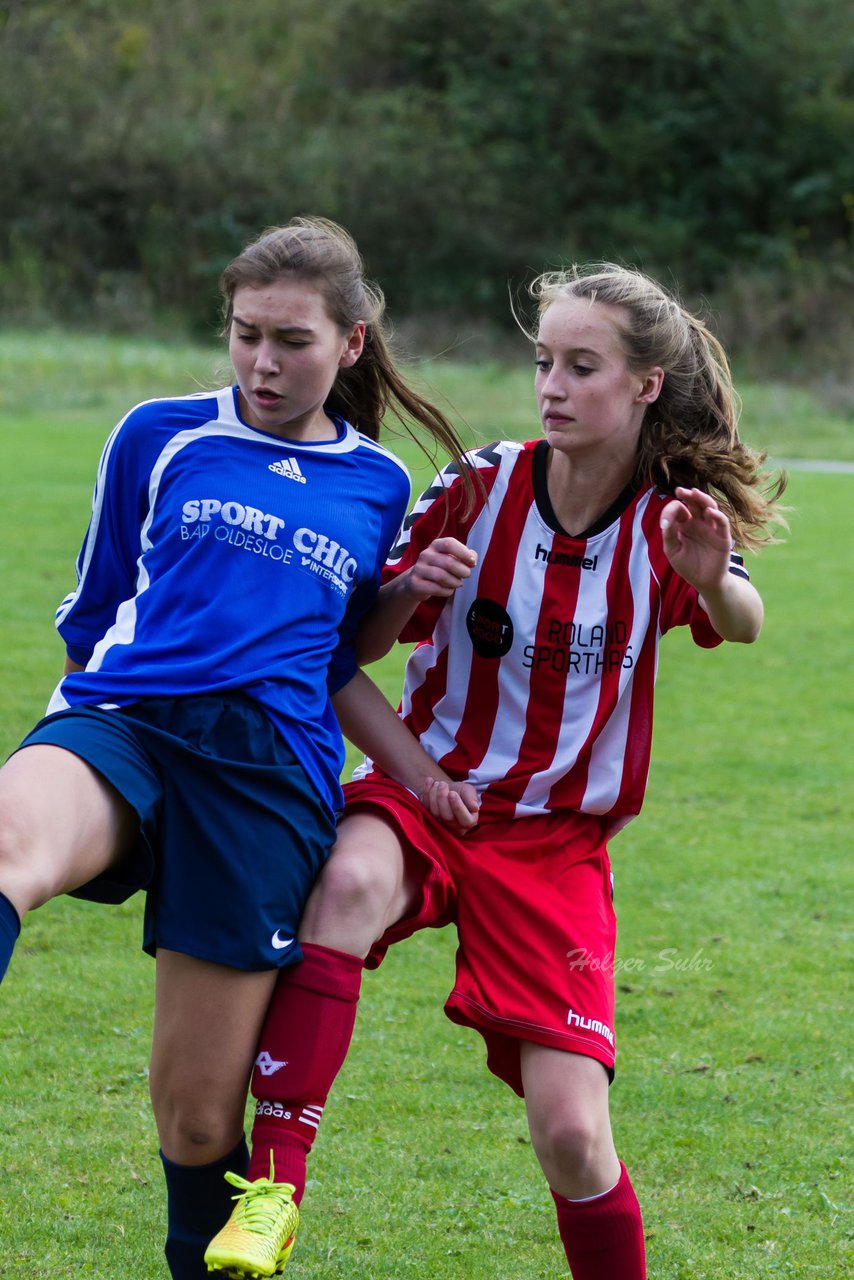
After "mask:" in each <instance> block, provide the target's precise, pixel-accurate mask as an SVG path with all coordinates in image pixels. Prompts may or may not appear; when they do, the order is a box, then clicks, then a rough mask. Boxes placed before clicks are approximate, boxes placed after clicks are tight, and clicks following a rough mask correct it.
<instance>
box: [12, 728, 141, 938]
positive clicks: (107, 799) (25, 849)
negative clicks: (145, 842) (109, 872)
mask: <svg viewBox="0 0 854 1280" xmlns="http://www.w3.org/2000/svg"><path fill="white" fill-rule="evenodd" d="M136 831H137V817H136V814H135V813H134V811H133V809H132V808H131V807H130V805H128V803H127V802H126V801H125V800H124V799H123V798H122V797H121V796H120V795H119V793H118V792H117V791H116V790H115V788H114V787H113V786H111V785H110V783H108V782H107V781H106V780H105V779H104V778H102V777H101V775H100V774H99V773H97V772H96V771H95V770H94V769H92V768H91V767H90V766H89V765H88V764H86V762H85V761H84V760H81V759H80V757H79V756H76V755H74V754H73V753H72V752H70V751H65V750H64V749H63V748H62V747H53V746H47V745H42V744H38V745H34V746H31V747H24V748H22V749H21V750H20V751H18V752H17V753H16V754H15V755H13V756H12V758H11V759H10V760H8V761H7V763H6V764H5V765H4V766H3V768H2V769H0V889H2V891H3V892H4V893H5V894H6V896H7V897H8V899H9V901H10V902H11V903H12V904H13V905H14V907H15V908H16V910H17V912H18V914H19V915H20V916H23V915H24V914H25V913H26V912H27V911H31V910H32V909H33V908H34V907H39V906H41V905H42V904H43V903H45V902H47V901H48V900H49V899H50V898H55V897H56V896H57V895H59V894H61V893H67V892H69V890H71V889H78V888H79V887H80V886H81V885H82V884H86V883H87V881H89V880H91V879H93V878H94V877H95V876H97V875H99V874H100V873H101V872H103V871H105V870H106V869H107V868H108V867H109V866H111V865H112V864H113V863H114V862H115V861H116V860H117V859H118V858H119V857H120V856H121V855H122V854H123V853H124V852H125V850H126V849H127V848H128V847H129V846H130V844H131V842H132V841H133V839H134V838H135V835H136Z"/></svg>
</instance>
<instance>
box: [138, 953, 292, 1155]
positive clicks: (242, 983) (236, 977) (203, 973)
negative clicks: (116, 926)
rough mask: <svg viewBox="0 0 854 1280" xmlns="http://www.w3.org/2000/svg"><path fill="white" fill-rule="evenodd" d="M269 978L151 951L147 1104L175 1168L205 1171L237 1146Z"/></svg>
mask: <svg viewBox="0 0 854 1280" xmlns="http://www.w3.org/2000/svg"><path fill="white" fill-rule="evenodd" d="M276 976H277V975H276V971H275V970H272V971H267V972H263V973H246V972H243V971H242V970H239V969H229V968H226V967H225V966H224V965H218V964H210V963H209V962H208V961H206V960H197V959H195V958H194V957H193V956H185V955H181V954H180V953H179V952H177V951H167V950H164V949H161V950H159V951H158V953H157V987H156V996H155V1015H154V1043H153V1047H152V1056H151V1081H150V1088H151V1101H152V1104H153V1107H154V1115H155V1119H156V1121H157V1130H158V1134H159V1137H160V1145H161V1148H162V1150H163V1153H164V1155H166V1156H167V1157H168V1158H169V1159H170V1160H172V1161H174V1162H175V1163H176V1164H182V1165H202V1164H210V1163H212V1162H213V1161H215V1160H218V1159H220V1158H221V1157H222V1156H224V1155H227V1154H228V1152H229V1151H232V1150H233V1149H234V1147H235V1145H236V1143H237V1142H238V1141H239V1139H240V1137H241V1135H242V1133H243V1117H244V1110H245V1107H246V1094H247V1089H248V1086H249V1075H250V1072H251V1070H252V1063H253V1061H254V1059H255V1054H256V1051H257V1042H258V1033H259V1031H260V1029H261V1024H262V1022H263V1019H264V1014H265V1013H266V1011H267V1005H268V1004H269V1001H270V996H271V994H272V991H273V986H274V983H275V981H276Z"/></svg>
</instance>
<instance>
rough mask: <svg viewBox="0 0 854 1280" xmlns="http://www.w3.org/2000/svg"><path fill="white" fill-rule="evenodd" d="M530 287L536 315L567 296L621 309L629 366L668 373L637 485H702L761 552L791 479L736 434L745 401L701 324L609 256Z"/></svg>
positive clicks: (743, 542)
mask: <svg viewBox="0 0 854 1280" xmlns="http://www.w3.org/2000/svg"><path fill="white" fill-rule="evenodd" d="M529 292H530V294H531V296H532V297H533V298H534V299H535V300H536V302H537V308H538V314H539V316H540V317H542V315H543V314H544V313H545V312H546V311H547V310H548V308H549V307H550V306H551V305H552V304H553V303H554V302H557V301H560V300H561V299H563V298H586V299H588V300H589V301H590V302H601V303H604V304H605V305H607V306H609V307H615V308H619V314H618V315H617V316H616V317H615V323H616V327H617V330H618V333H619V335H620V338H621V341H622V345H623V350H624V352H625V356H626V360H627V362H628V365H629V368H630V369H631V370H632V371H633V372H634V373H638V374H640V373H644V372H645V371H647V370H648V369H651V368H653V367H655V366H656V365H657V366H658V367H659V368H661V369H663V371H664V382H663V385H662V388H661V393H660V395H659V396H658V399H657V400H656V401H655V402H654V403H653V404H650V405H649V406H648V408H647V410H646V414H645V416H644V420H643V425H642V427H641V433H640V439H639V442H638V454H637V465H636V468H635V475H634V483H635V484H636V485H644V484H650V483H651V484H654V485H655V486H656V487H657V488H659V489H662V490H663V491H664V492H666V493H672V492H673V490H674V489H675V488H676V486H677V485H685V486H686V487H688V488H693V487H696V488H698V489H703V490H705V491H706V492H707V493H711V494H713V495H714V497H715V498H716V499H717V501H718V502H719V504H720V506H721V508H722V510H724V511H725V512H726V514H727V516H728V517H729V520H730V524H731V527H732V532H733V537H734V539H735V542H736V543H737V545H738V546H740V547H745V548H748V549H750V550H756V549H757V548H758V547H759V546H761V545H762V544H763V543H765V542H770V541H773V540H774V538H773V533H772V530H771V525H772V524H777V525H780V526H782V527H784V528H785V523H786V522H785V519H784V517H783V515H782V513H781V512H780V511H779V510H775V505H776V503H777V501H778V499H779V498H780V495H781V494H782V492H783V490H784V489H785V487H786V477H785V475H783V474H778V475H775V474H774V473H772V472H768V471H763V470H762V464H763V463H764V462H765V459H766V454H765V453H762V452H760V451H757V450H755V449H751V448H750V447H749V446H748V445H746V444H745V443H744V442H743V441H742V440H741V438H740V437H739V434H738V419H739V413H740V409H741V402H740V400H739V397H738V395H737V393H736V391H735V388H734V387H733V384H732V374H731V372H730V367H729V362H728V360H727V357H726V353H725V352H724V350H723V347H722V346H721V344H720V343H719V342H718V340H717V338H716V337H715V336H714V334H712V333H711V332H710V331H709V330H708V329H707V328H706V326H705V325H704V324H703V322H702V321H701V320H699V319H698V318H697V317H696V316H694V315H692V314H691V313H690V312H689V311H688V310H686V308H685V307H684V306H683V305H682V303H681V302H680V301H679V300H678V299H677V298H676V297H674V296H673V295H671V294H669V293H668V292H667V291H666V290H665V289H664V288H663V287H662V286H661V285H660V284H658V283H657V282H656V281H655V280H651V279H650V278H649V277H648V276H645V275H643V274H642V273H641V272H639V271H632V270H629V269H628V268H626V267H620V266H616V265H614V264H613V263H609V262H603V263H594V264H591V265H588V266H584V267H578V266H573V267H571V268H569V269H568V270H564V271H547V272H544V273H543V274H542V275H540V276H538V277H537V279H536V280H535V281H534V282H533V284H532V285H531V286H530V290H529ZM528 336H529V337H530V338H532V340H533V339H534V338H535V335H534V334H531V333H528Z"/></svg>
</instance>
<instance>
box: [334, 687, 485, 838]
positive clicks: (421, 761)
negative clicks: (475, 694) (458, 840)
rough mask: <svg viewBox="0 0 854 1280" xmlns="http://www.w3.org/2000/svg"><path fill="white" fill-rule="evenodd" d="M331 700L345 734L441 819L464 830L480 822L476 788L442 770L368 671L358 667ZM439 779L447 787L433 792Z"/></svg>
mask: <svg viewBox="0 0 854 1280" xmlns="http://www.w3.org/2000/svg"><path fill="white" fill-rule="evenodd" d="M332 703H333V706H334V707H335V714H336V716H337V717H338V722H339V724H340V726H341V731H342V733H343V734H344V735H345V737H347V738H349V739H350V741H351V742H352V743H353V744H354V745H355V746H357V747H358V748H359V750H360V751H364V753H365V755H367V756H369V757H370V758H371V759H372V760H373V761H375V762H376V763H377V764H378V765H379V767H380V768H381V769H382V770H383V772H384V773H387V774H388V775H389V776H390V777H392V778H394V779H395V781H397V782H400V783H402V784H403V786H405V787H407V788H408V790H410V791H412V792H414V794H415V795H417V796H418V797H419V798H420V799H421V800H422V802H423V803H424V804H425V805H426V806H427V807H428V808H429V809H430V810H431V811H432V812H434V813H436V816H437V817H440V818H443V819H444V820H445V821H446V822H449V823H451V824H454V823H455V824H456V825H457V826H459V827H460V828H461V829H463V830H468V829H469V828H470V827H473V826H475V825H476V823H477V817H478V808H479V805H478V798H477V792H476V791H475V789H474V787H473V786H472V785H471V784H470V783H468V782H453V781H452V780H451V779H450V778H449V777H448V775H447V774H446V773H445V771H444V770H443V769H440V768H439V766H438V765H437V764H436V762H435V760H433V759H432V757H431V756H429V755H428V754H427V752H426V751H425V750H424V748H423V747H422V746H421V743H420V742H419V741H418V739H417V738H416V737H415V736H414V734H412V733H410V732H409V730H408V729H407V727H406V725H405V724H404V723H403V721H402V720H401V719H400V717H399V716H398V715H397V714H396V712H395V711H394V710H393V708H392V706H391V704H390V703H389V702H388V700H387V699H386V698H385V696H384V695H383V694H382V693H381V691H380V690H379V689H378V688H377V686H376V685H375V684H374V682H373V680H371V679H370V678H369V677H368V676H366V675H365V673H364V671H357V672H356V674H355V675H354V676H353V678H352V679H351V680H350V681H348V683H347V684H345V685H344V686H343V687H342V688H340V689H339V690H338V691H337V693H334V694H333V695H332ZM435 782H442V783H445V784H446V786H444V787H442V788H441V789H440V791H438V792H437V794H436V795H433V794H432V791H433V784H434V783H435ZM428 797H429V799H428ZM439 797H441V799H439Z"/></svg>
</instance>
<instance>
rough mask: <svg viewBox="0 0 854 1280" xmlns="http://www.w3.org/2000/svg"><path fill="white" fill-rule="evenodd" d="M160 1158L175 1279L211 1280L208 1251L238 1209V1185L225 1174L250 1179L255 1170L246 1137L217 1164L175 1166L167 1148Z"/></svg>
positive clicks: (169, 1256) (169, 1254)
mask: <svg viewBox="0 0 854 1280" xmlns="http://www.w3.org/2000/svg"><path fill="white" fill-rule="evenodd" d="M160 1159H161V1160H162V1161H163V1172H164V1173H165V1175H166V1201H167V1206H168V1214H169V1217H168V1225H167V1228H166V1246H165V1250H164V1252H165V1254H166V1261H167V1262H168V1264H169V1270H170V1272H171V1274H172V1280H210V1272H209V1271H208V1269H207V1267H206V1266H205V1262H204V1257H205V1249H206V1248H207V1247H208V1245H209V1244H210V1242H211V1240H212V1239H213V1237H214V1236H215V1235H216V1233H217V1232H218V1231H219V1229H220V1227H223V1226H225V1223H226V1222H227V1220H228V1217H229V1215H230V1213H231V1211H232V1209H233V1208H234V1205H233V1203H232V1196H233V1195H234V1194H235V1192H234V1188H233V1187H232V1186H231V1184H230V1183H228V1182H226V1180H225V1174H226V1173H227V1172H228V1171H229V1170H230V1171H231V1172H232V1173H239V1174H240V1175H241V1176H244V1177H245V1175H246V1173H247V1171H248V1169H249V1148H248V1147H247V1146H246V1139H245V1138H241V1139H240V1141H239V1142H238V1144H237V1146H236V1147H235V1148H234V1150H233V1151H232V1152H230V1153H229V1154H228V1155H227V1156H223V1157H222V1159H221V1160H215V1161H214V1162H213V1164H202V1165H188V1164H174V1163H173V1162H172V1161H171V1160H168V1159H167V1158H166V1156H164V1154H163V1152H162V1151H161V1152H160Z"/></svg>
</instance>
